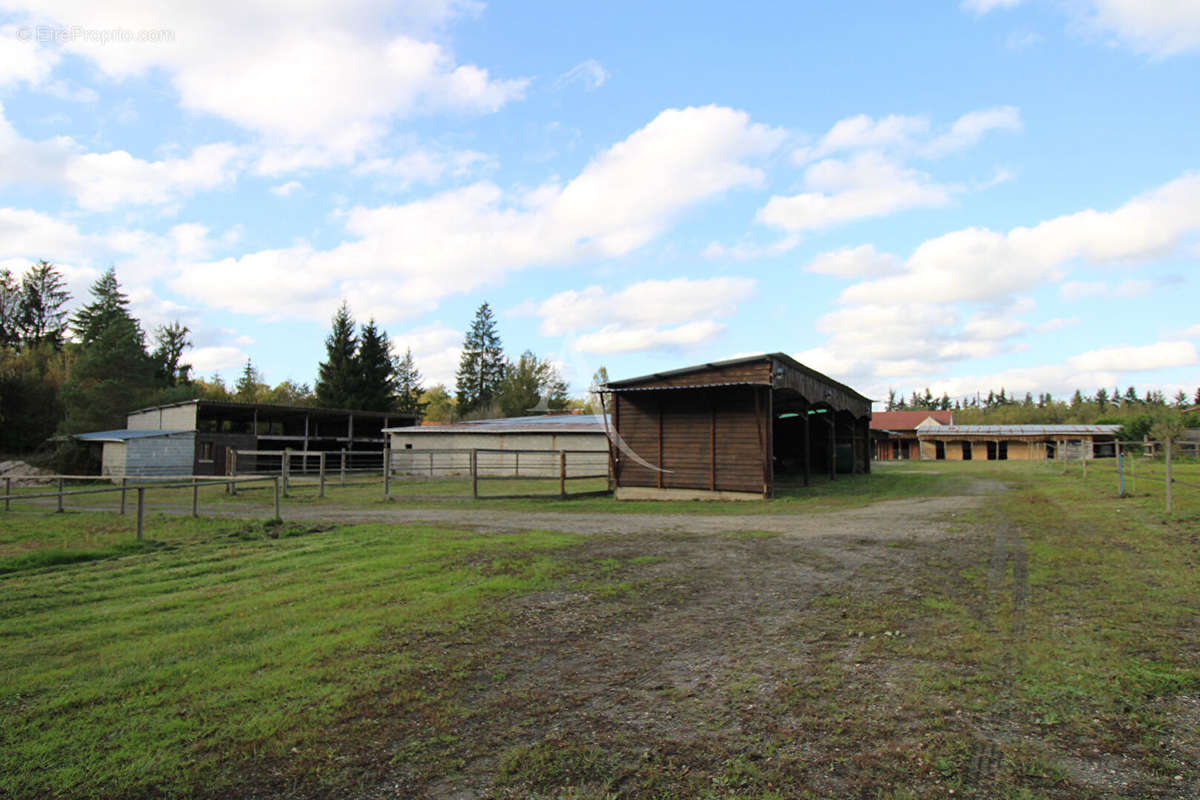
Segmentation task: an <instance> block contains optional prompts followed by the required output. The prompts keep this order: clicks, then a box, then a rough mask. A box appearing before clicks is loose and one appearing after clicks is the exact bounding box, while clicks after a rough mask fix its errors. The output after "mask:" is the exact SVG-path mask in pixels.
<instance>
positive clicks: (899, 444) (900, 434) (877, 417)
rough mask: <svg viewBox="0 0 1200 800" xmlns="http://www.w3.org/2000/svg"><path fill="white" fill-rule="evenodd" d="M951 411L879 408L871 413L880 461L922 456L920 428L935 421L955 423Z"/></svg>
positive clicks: (944, 423) (874, 442) (876, 455)
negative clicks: (883, 409)
mask: <svg viewBox="0 0 1200 800" xmlns="http://www.w3.org/2000/svg"><path fill="white" fill-rule="evenodd" d="M952 424H954V414H953V413H952V412H950V411H877V412H875V413H874V414H872V415H871V444H872V447H873V452H874V458H875V460H876V461H905V460H907V459H914V460H915V459H919V458H920V457H921V444H920V442H919V441H918V440H917V431H918V430H919V429H921V428H922V427H926V428H927V427H929V426H931V425H934V426H936V425H952Z"/></svg>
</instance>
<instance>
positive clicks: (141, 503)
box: [137, 486, 146, 542]
mask: <svg viewBox="0 0 1200 800" xmlns="http://www.w3.org/2000/svg"><path fill="white" fill-rule="evenodd" d="M145 517H146V487H145V486H139V487H138V510H137V532H138V541H139V542H140V541H141V540H142V522H143V520H144V519H145Z"/></svg>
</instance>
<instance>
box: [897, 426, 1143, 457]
mask: <svg viewBox="0 0 1200 800" xmlns="http://www.w3.org/2000/svg"><path fill="white" fill-rule="evenodd" d="M1120 430H1121V426H1120V425H930V426H924V427H921V428H919V429H918V430H917V438H918V439H919V440H920V444H921V458H922V459H926V460H932V461H942V460H945V461H1045V460H1048V459H1056V458H1070V459H1080V458H1086V459H1092V458H1112V457H1114V456H1116V454H1117V445H1116V441H1117V434H1118V433H1119V432H1120Z"/></svg>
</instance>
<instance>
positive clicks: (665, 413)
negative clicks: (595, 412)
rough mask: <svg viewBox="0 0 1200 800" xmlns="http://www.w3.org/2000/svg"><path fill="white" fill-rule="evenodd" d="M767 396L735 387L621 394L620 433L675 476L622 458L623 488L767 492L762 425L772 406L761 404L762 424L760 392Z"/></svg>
mask: <svg viewBox="0 0 1200 800" xmlns="http://www.w3.org/2000/svg"><path fill="white" fill-rule="evenodd" d="M689 377H690V376H689ZM766 391H767V390H766V389H765V387H761V386H732V387H723V388H722V387H718V388H712V389H703V390H697V391H694V392H686V391H684V392H681V391H672V390H667V391H663V392H655V391H644V392H618V393H617V394H615V395H614V402H615V404H616V409H617V411H616V413H615V415H614V416H615V418H616V420H617V423H616V427H617V433H618V434H620V436H621V438H622V439H623V440H624V441H625V444H626V445H627V446H629V447H630V448H631V449H632V450H633V451H634V452H635V453H637V454H638V455H639V456H640V457H641V458H643V459H644V460H646V461H647V462H649V463H651V464H655V465H661V466H662V468H663V469H664V470H667V471H666V472H659V471H657V470H652V469H647V468H646V467H643V466H641V465H640V464H637V463H636V462H634V461H632V460H630V459H629V457H628V456H626V455H625V454H623V453H619V452H618V454H617V458H618V467H617V485H618V486H644V487H652V488H664V489H702V490H712V489H716V490H717V491H736V492H761V491H762V490H763V451H762V448H761V446H760V442H761V441H762V439H761V438H760V437H763V436H765V435H766V432H765V431H764V430H762V428H761V427H759V428H756V424H757V425H759V426H764V425H765V420H766V418H767V413H768V412H767V408H768V406H767V405H766V404H764V401H763V398H762V397H761V396H760V398H759V402H760V404H761V405H760V407H759V413H758V419H757V422H756V415H755V409H754V398H755V393H756V392H757V393H759V394H760V395H762V394H765V393H766ZM660 426H661V427H660ZM660 430H661V438H660V435H659V431H660ZM714 438H715V441H716V449H715V451H714V449H713V446H712V444H713V440H714ZM660 446H661V449H660ZM660 452H661V459H662V460H661V461H660V460H659V459H660V455H659V454H660Z"/></svg>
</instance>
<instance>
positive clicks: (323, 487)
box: [318, 451, 325, 497]
mask: <svg viewBox="0 0 1200 800" xmlns="http://www.w3.org/2000/svg"><path fill="white" fill-rule="evenodd" d="M320 458H321V463H320V467H321V493H320V494H319V495H318V496H319V497H324V496H325V452H324V451H321V457H320Z"/></svg>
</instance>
